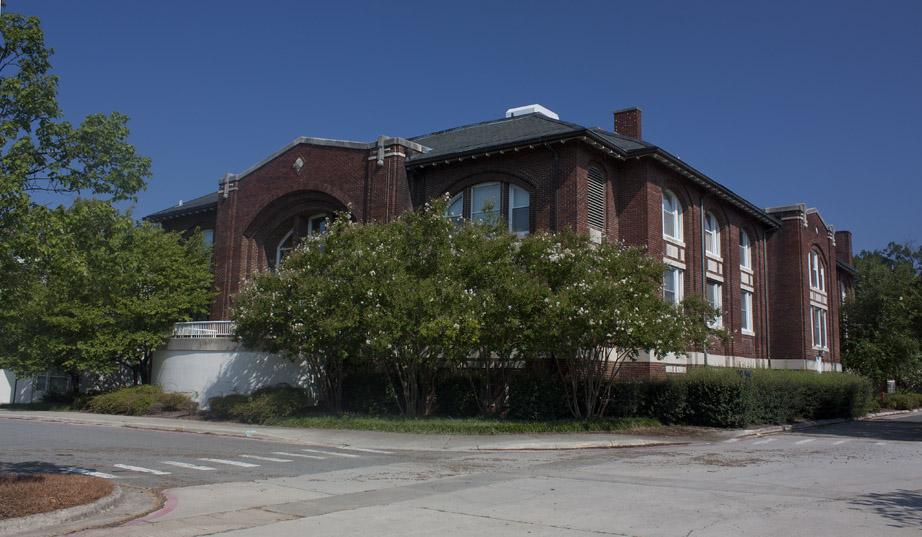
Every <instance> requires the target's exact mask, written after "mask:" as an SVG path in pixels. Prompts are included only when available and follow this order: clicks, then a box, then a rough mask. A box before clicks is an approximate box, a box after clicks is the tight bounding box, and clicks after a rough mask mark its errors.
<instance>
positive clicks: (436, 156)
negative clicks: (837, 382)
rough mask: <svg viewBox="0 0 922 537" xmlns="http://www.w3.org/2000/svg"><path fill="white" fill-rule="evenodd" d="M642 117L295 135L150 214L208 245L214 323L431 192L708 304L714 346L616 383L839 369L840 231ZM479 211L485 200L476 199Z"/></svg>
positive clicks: (846, 260) (550, 118)
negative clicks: (604, 257)
mask: <svg viewBox="0 0 922 537" xmlns="http://www.w3.org/2000/svg"><path fill="white" fill-rule="evenodd" d="M641 127H642V122H641V112H640V110H638V109H636V108H631V109H626V110H620V111H617V112H615V113H614V130H613V131H607V130H603V129H598V128H586V127H583V126H581V125H577V124H574V123H569V122H566V121H561V120H560V119H559V118H558V117H557V115H556V114H554V113H553V112H551V111H549V110H547V109H545V108H543V107H541V106H538V105H533V106H529V107H522V108H518V109H511V110H509V111H507V113H506V117H505V118H502V119H497V120H494V121H487V122H483V123H477V124H473V125H466V126H462V127H456V128H452V129H448V130H444V131H439V132H434V133H431V134H426V135H423V136H418V137H415V138H397V137H388V136H381V137H379V138H378V139H377V140H376V141H374V142H369V143H365V142H352V141H340V140H328V139H323V138H298V139H296V140H294V141H292V142H291V143H290V144H288V145H287V146H285V147H283V148H282V149H280V150H279V151H277V152H276V153H274V154H272V155H270V156H269V157H267V158H266V159H264V160H263V161H261V162H259V163H257V164H256V165H254V166H253V167H251V168H250V169H248V170H246V171H244V172H242V173H238V174H227V175H225V176H224V177H223V178H222V179H221V180H220V181H219V183H218V185H217V190H216V191H214V192H212V193H210V194H207V195H205V196H202V197H200V198H196V199H193V200H191V201H188V202H185V203H180V204H178V205H177V206H175V207H171V208H169V209H165V210H163V211H159V212H157V213H154V214H152V215H149V216H148V217H147V219H149V220H151V221H154V222H159V223H161V225H163V226H164V227H165V228H167V229H172V230H180V231H191V230H193V229H195V228H196V227H197V228H200V229H202V230H204V231H205V234H206V240H210V241H213V244H214V269H215V283H216V286H217V288H218V296H217V298H216V300H215V302H214V304H213V307H212V310H211V318H212V319H213V320H220V319H227V318H229V316H230V310H231V308H232V305H233V298H234V295H235V294H236V293H237V292H238V291H239V289H240V285H241V282H242V281H244V280H245V279H246V278H247V276H248V275H250V274H252V273H254V272H256V271H261V270H268V269H271V268H272V267H274V266H275V265H276V264H278V263H279V262H281V260H282V259H283V258H284V256H285V255H286V253H287V252H288V251H289V250H290V249H291V248H293V247H294V246H295V245H296V243H297V241H298V239H299V238H301V237H304V236H305V235H308V234H312V233H320V232H322V231H323V227H324V225H325V221H324V217H325V216H326V215H328V214H330V213H331V212H333V211H336V210H340V209H347V208H348V209H349V210H350V211H351V212H352V214H353V215H354V216H355V218H356V219H357V220H358V221H361V222H369V221H387V220H390V219H392V218H394V217H395V216H397V215H399V214H400V213H402V212H403V211H407V210H412V209H413V208H414V207H418V206H420V205H421V204H423V203H425V201H426V200H428V199H431V198H432V197H435V196H440V195H442V194H444V193H449V194H450V195H451V196H452V201H451V204H450V208H449V213H450V215H449V216H451V217H454V218H478V217H479V216H481V215H482V214H483V209H484V207H494V208H495V210H498V211H499V212H500V214H501V215H502V216H503V217H504V218H505V220H506V221H507V222H508V224H509V227H510V231H512V232H515V233H518V234H525V233H529V232H534V231H537V230H549V231H555V230H562V229H567V228H569V229H574V230H576V231H578V232H581V233H587V234H589V235H590V236H591V237H592V239H593V240H599V241H603V240H621V241H624V242H625V243H628V244H633V245H641V246H644V247H646V248H647V249H648V250H649V252H650V253H651V254H652V255H654V256H656V257H657V258H661V259H662V260H663V261H664V262H665V264H666V266H667V267H668V268H667V271H666V274H665V275H664V284H663V288H664V289H663V292H664V297H665V298H666V299H667V300H673V301H679V300H681V299H682V297H683V296H684V295H686V294H689V293H699V294H702V295H704V296H705V297H707V298H708V300H709V301H710V302H711V303H712V304H714V305H716V306H718V307H719V308H720V310H721V312H722V316H721V319H720V320H719V322H720V323H721V324H722V325H723V326H725V327H726V328H728V329H729V330H730V332H731V333H732V336H733V337H732V339H731V340H730V341H729V342H728V343H727V344H718V345H715V346H714V347H712V348H709V349H708V350H707V352H694V353H690V354H689V355H688V356H683V357H677V356H665V357H651V356H642V357H641V359H640V360H639V361H638V362H636V363H634V364H631V365H630V367H631V368H630V370H629V371H628V372H629V373H630V374H634V375H643V376H646V375H655V374H661V373H663V372H671V373H680V372H684V371H685V370H686V369H687V368H688V367H694V366H698V365H704V364H709V365H717V366H726V367H750V368H759V367H766V368H767V367H771V368H788V369H814V368H817V367H821V368H822V369H823V370H826V371H830V370H833V371H835V370H841V366H840V354H839V326H838V324H839V323H838V312H839V306H840V304H841V299H842V296H843V293H845V292H846V291H847V289H848V288H849V287H850V286H851V284H852V278H853V275H854V269H853V268H852V267H851V235H850V234H849V233H848V232H846V231H838V232H836V231H835V230H834V229H833V228H832V226H830V225H828V224H827V223H826V222H825V221H824V220H823V218H822V217H821V216H820V214H819V212H818V211H817V210H816V209H809V208H807V207H806V206H805V205H792V206H787V207H776V208H769V209H763V208H760V207H758V206H756V205H755V204H753V203H752V202H750V201H748V200H746V199H744V198H742V197H740V196H739V195H737V194H735V193H734V192H732V191H731V190H730V189H728V188H726V187H725V186H723V185H721V184H720V183H718V182H716V181H714V180H713V179H711V178H709V177H707V176H706V175H704V174H703V173H701V172H700V171H698V170H696V169H695V168H693V167H692V166H690V165H689V164H687V163H685V162H684V161H682V160H680V159H678V158H677V157H675V156H674V155H672V154H670V153H669V152H667V151H665V150H664V149H662V148H660V147H657V146H655V145H653V144H651V143H649V142H646V141H643V139H642V136H641ZM488 202H489V203H488Z"/></svg>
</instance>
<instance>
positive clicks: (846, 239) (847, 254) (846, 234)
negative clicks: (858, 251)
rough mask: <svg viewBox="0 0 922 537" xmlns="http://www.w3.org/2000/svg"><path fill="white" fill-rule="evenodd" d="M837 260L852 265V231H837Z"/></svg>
mask: <svg viewBox="0 0 922 537" xmlns="http://www.w3.org/2000/svg"><path fill="white" fill-rule="evenodd" d="M836 259H838V260H839V261H842V262H843V263H846V264H849V265H851V264H852V233H851V231H836Z"/></svg>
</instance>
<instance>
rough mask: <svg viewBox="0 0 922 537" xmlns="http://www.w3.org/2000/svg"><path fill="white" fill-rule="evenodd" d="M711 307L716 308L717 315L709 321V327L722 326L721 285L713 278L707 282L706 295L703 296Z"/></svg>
mask: <svg viewBox="0 0 922 537" xmlns="http://www.w3.org/2000/svg"><path fill="white" fill-rule="evenodd" d="M705 298H706V299H707V301H708V304H710V305H711V307H712V308H714V309H716V310H718V314H717V317H715V318H714V320H713V321H711V328H720V327H721V326H723V311H722V310H721V301H722V298H721V285H720V283H718V282H715V281H713V280H708V282H707V296H706V297H705Z"/></svg>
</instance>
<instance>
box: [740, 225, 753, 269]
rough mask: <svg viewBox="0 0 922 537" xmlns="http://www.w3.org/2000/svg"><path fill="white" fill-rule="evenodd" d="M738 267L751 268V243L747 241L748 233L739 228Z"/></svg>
mask: <svg viewBox="0 0 922 537" xmlns="http://www.w3.org/2000/svg"><path fill="white" fill-rule="evenodd" d="M740 267H742V268H744V269H748V270H752V243H751V242H750V241H749V233H746V231H745V230H742V229H741V230H740Z"/></svg>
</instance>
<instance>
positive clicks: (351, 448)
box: [337, 447, 394, 455]
mask: <svg viewBox="0 0 922 537" xmlns="http://www.w3.org/2000/svg"><path fill="white" fill-rule="evenodd" d="M337 449H344V450H346V451H360V452H362V453H379V454H381V455H393V454H394V452H393V451H384V450H383V449H371V448H358V447H341V448H337Z"/></svg>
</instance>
